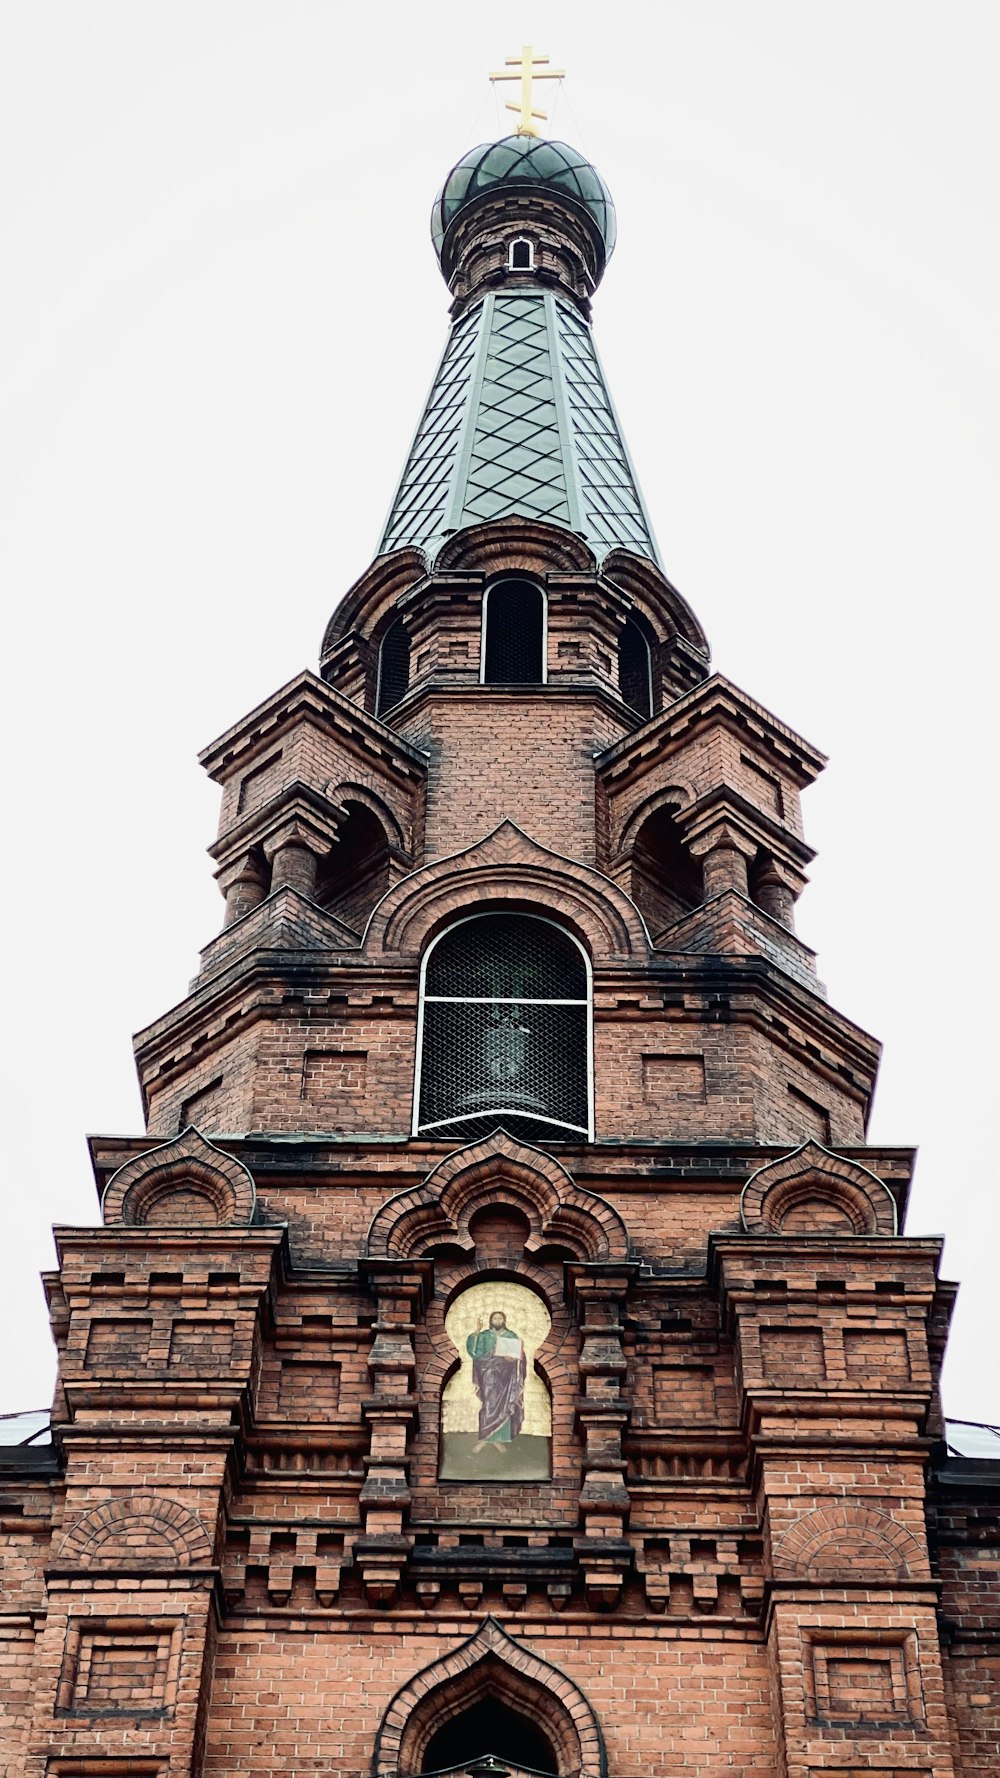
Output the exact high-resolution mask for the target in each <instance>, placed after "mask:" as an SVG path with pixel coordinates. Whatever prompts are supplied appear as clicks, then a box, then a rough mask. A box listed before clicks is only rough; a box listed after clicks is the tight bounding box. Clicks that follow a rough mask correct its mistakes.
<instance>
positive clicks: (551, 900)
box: [364, 821, 649, 962]
mask: <svg viewBox="0 0 1000 1778" xmlns="http://www.w3.org/2000/svg"><path fill="white" fill-rule="evenodd" d="M491 903H492V904H494V905H497V906H499V905H504V904H505V905H506V906H508V907H520V908H523V909H524V910H525V911H531V910H538V909H544V910H545V911H546V912H548V913H549V914H550V915H551V917H552V919H553V920H555V921H557V922H559V923H561V924H563V925H566V926H568V927H569V928H570V929H572V930H574V931H575V932H576V933H577V934H578V936H579V937H580V938H582V940H583V942H584V943H585V944H586V945H587V947H588V949H589V951H590V954H591V957H592V958H593V959H594V961H595V962H603V961H605V960H608V961H620V960H621V959H623V958H631V957H636V958H641V959H645V957H646V956H647V955H648V952H649V935H648V933H647V931H646V927H645V924H644V922H643V918H642V915H641V914H640V912H639V910H638V908H637V907H636V906H635V903H634V902H633V901H631V900H630V899H629V897H628V896H627V895H626V894H625V892H624V890H623V889H620V888H619V887H618V885H617V884H616V883H613V882H612V881H611V880H610V878H608V877H605V876H602V875H601V873H600V871H597V870H593V869H592V868H591V867H590V866H589V865H583V864H577V863H575V862H574V861H573V860H572V859H569V858H563V857H562V856H561V854H560V853H558V852H551V851H550V850H549V849H548V847H547V846H541V845H539V844H538V842H537V841H536V840H532V839H530V838H529V836H528V835H527V834H526V833H524V832H522V830H521V828H519V827H517V826H516V825H515V823H514V822H513V821H504V822H502V823H501V824H500V826H499V827H497V828H494V830H493V832H492V833H491V834H489V835H488V836H487V837H486V839H484V840H479V841H478V842H477V843H476V845H474V846H469V847H467V848H466V849H465V850H464V851H462V852H455V853H452V854H451V855H450V856H449V857H447V858H439V859H436V860H435V861H434V863H432V864H428V865H425V866H424V867H423V868H422V869H421V870H417V871H412V872H411V873H410V875H409V876H407V877H404V878H403V879H402V880H401V881H400V882H399V883H396V884H394V885H393V887H392V888H391V889H390V890H389V891H388V893H387V894H386V895H385V896H383V898H382V900H381V901H380V902H379V904H378V906H377V907H376V909H375V911H374V913H373V914H372V917H371V919H370V921H369V923H368V929H367V931H366V933H365V937H364V949H365V951H366V952H367V953H368V954H369V955H370V956H372V957H382V956H393V957H398V956H408V957H413V958H416V957H418V956H419V955H420V953H421V952H422V950H423V948H424V946H425V944H426V943H427V941H428V939H429V938H430V937H431V936H432V935H433V933H434V932H435V930H436V929H437V928H438V927H439V926H440V925H441V924H442V923H443V922H444V920H445V919H449V918H455V917H456V916H460V915H461V914H462V913H463V912H464V911H465V910H466V909H470V910H475V911H476V912H477V913H482V912H483V911H484V909H485V908H486V907H487V906H488V905H489V904H491Z"/></svg>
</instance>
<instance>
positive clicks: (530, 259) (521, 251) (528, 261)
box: [507, 235, 535, 272]
mask: <svg viewBox="0 0 1000 1778" xmlns="http://www.w3.org/2000/svg"><path fill="white" fill-rule="evenodd" d="M534 265H535V249H534V246H533V245H532V243H531V242H530V241H529V240H528V238H527V236H526V235H518V237H517V239H516V240H514V241H511V243H510V246H509V247H508V249H507V268H508V270H509V271H512V272H530V271H533V270H534Z"/></svg>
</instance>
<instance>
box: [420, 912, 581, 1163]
mask: <svg viewBox="0 0 1000 1778" xmlns="http://www.w3.org/2000/svg"><path fill="white" fill-rule="evenodd" d="M511 914H514V915H519V916H520V918H521V919H524V920H538V921H539V922H540V923H541V924H542V925H543V926H551V927H553V929H554V930H555V931H556V932H560V933H562V935H563V937H564V938H568V939H571V940H572V942H573V944H575V946H576V948H577V950H578V951H579V953H580V955H581V957H582V958H583V967H584V969H585V970H586V974H587V999H586V1007H587V1129H586V1133H584V1131H583V1130H580V1129H578V1128H577V1127H574V1126H570V1125H567V1124H564V1123H560V1122H558V1120H557V1119H555V1118H551V1119H546V1118H542V1117H536V1118H535V1122H536V1123H539V1124H541V1123H546V1122H550V1123H551V1124H552V1127H553V1129H554V1130H561V1131H563V1132H564V1134H563V1135H562V1136H561V1137H560V1138H559V1140H561V1141H564V1142H572V1141H573V1140H574V1139H575V1138H578V1139H582V1140H585V1141H587V1142H593V1141H594V1140H595V1137H594V970H593V965H592V963H591V961H590V957H589V956H588V954H587V950H586V947H585V946H584V945H582V944H581V942H580V940H579V939H578V938H577V936H576V934H575V933H574V932H571V931H570V930H569V927H568V926H563V925H561V924H560V922H559V921H558V920H553V919H550V917H549V915H548V914H535V913H531V912H528V911H527V910H526V909H524V908H506V907H503V908H484V909H482V910H481V911H480V912H479V913H476V914H464V915H463V916H462V918H461V919H460V920H452V921H451V923H450V925H448V926H445V927H444V929H443V930H442V931H441V932H439V933H438V934H437V936H436V937H435V938H432V939H431V942H430V944H429V945H428V946H427V948H426V950H425V951H424V954H423V956H422V958H421V959H420V985H419V990H418V994H417V1053H416V1058H415V1062H414V1068H413V1117H412V1120H411V1126H410V1134H411V1136H422V1137H423V1139H424V1140H425V1141H427V1142H447V1141H449V1140H450V1138H451V1137H452V1135H454V1136H455V1138H456V1141H457V1142H458V1143H459V1145H461V1141H462V1135H463V1132H462V1130H461V1129H460V1128H459V1127H458V1125H459V1122H460V1120H458V1119H456V1120H455V1122H454V1123H452V1124H449V1127H448V1128H447V1129H446V1130H441V1131H440V1134H438V1130H439V1129H440V1126H435V1128H434V1129H433V1130H427V1129H425V1128H423V1127H422V1126H421V1125H420V1082H421V1076H422V1074H423V1066H424V1007H425V1006H426V1004H427V964H428V962H429V961H430V958H431V956H432V954H433V952H434V949H435V946H436V945H439V944H440V942H441V940H442V939H443V938H447V936H448V934H449V933H451V932H454V931H455V930H456V929H457V928H458V927H459V926H468V925H469V923H470V921H472V920H491V919H497V918H498V917H500V916H503V915H508V916H509V915H511ZM457 1002H461V1003H463V1004H466V1005H470V1006H471V1005H475V1006H483V1005H484V1004H487V1003H486V1002H485V1001H484V999H483V996H482V995H477V994H468V995H458V994H443V995H438V994H435V995H434V1003H435V1004H436V1005H439V1004H448V1003H451V1004H455V1003H457ZM496 1004H497V1005H500V1006H582V1005H583V1004H584V1002H583V1001H581V1000H527V999H523V998H521V997H518V998H517V999H516V1000H515V999H506V1000H505V999H502V998H501V999H499V1000H497V1001H496ZM505 1116H506V1117H524V1116H525V1113H524V1111H523V1110H521V1109H519V1108H517V1107H514V1106H510V1107H508V1108H507V1109H506V1110H505V1109H504V1108H503V1107H498V1109H497V1110H496V1111H487V1112H482V1111H477V1112H470V1113H469V1116H468V1119H467V1120H466V1121H468V1122H469V1123H471V1122H472V1121H473V1118H474V1117H477V1118H478V1117H498V1118H501V1117H505Z"/></svg>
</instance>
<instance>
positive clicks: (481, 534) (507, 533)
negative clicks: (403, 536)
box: [434, 517, 597, 576]
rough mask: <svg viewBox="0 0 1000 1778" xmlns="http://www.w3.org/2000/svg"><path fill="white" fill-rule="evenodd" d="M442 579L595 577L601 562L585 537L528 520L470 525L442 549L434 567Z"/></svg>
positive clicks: (496, 520)
mask: <svg viewBox="0 0 1000 1778" xmlns="http://www.w3.org/2000/svg"><path fill="white" fill-rule="evenodd" d="M434 567H435V570H436V572H437V573H438V574H449V573H450V574H453V573H455V572H456V571H457V572H459V573H462V572H464V573H468V572H469V570H470V569H471V570H475V569H478V570H479V572H480V573H483V574H496V573H498V572H500V571H505V572H507V573H510V574H538V575H542V576H545V575H548V574H572V573H577V574H594V573H596V570H597V562H596V559H595V557H594V554H593V552H592V551H591V550H590V549H589V548H588V547H587V545H586V544H585V543H584V541H583V539H582V538H581V537H576V536H574V534H573V533H572V532H571V531H565V530H563V529H562V527H561V526H560V527H557V526H555V525H546V524H545V523H543V522H542V521H541V520H533V519H526V518H517V517H515V518H503V519H493V520H491V521H489V522H488V523H487V524H484V525H466V526H463V528H462V529H461V530H460V531H457V532H456V533H455V536H454V537H450V538H449V539H448V541H447V543H443V544H442V545H441V548H440V549H439V551H438V553H437V556H436V558H435V562H434Z"/></svg>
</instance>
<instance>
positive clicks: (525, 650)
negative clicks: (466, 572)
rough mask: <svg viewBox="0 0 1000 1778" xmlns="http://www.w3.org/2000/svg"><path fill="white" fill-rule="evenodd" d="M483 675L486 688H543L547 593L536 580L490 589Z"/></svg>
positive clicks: (504, 583) (485, 617)
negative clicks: (526, 686)
mask: <svg viewBox="0 0 1000 1778" xmlns="http://www.w3.org/2000/svg"><path fill="white" fill-rule="evenodd" d="M482 674H483V684H484V685H544V683H545V594H544V593H543V592H542V589H541V587H540V586H536V585H535V583H534V581H533V580H524V579H521V578H517V579H511V580H500V581H497V583H496V585H495V586H491V587H488V588H487V590H486V595H485V597H484V599H483V666H482Z"/></svg>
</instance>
